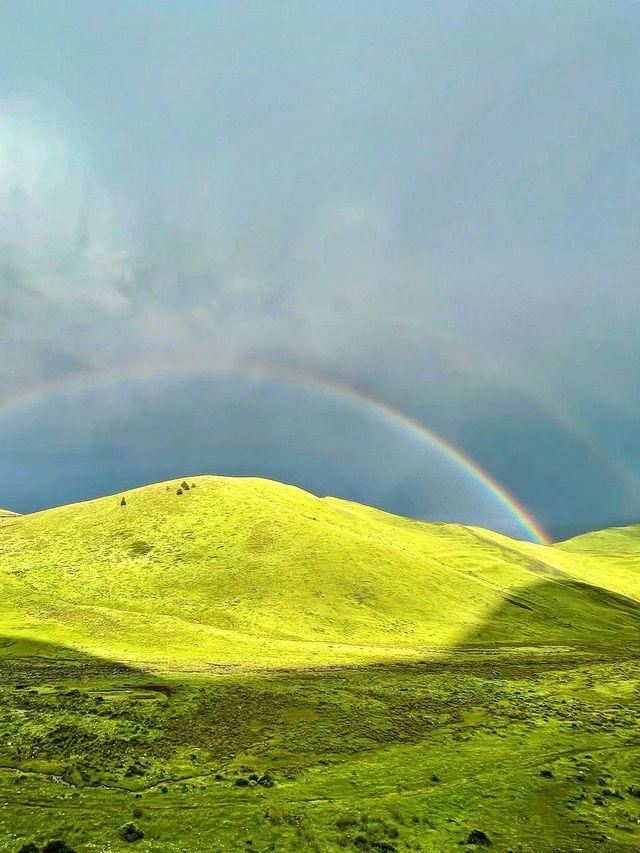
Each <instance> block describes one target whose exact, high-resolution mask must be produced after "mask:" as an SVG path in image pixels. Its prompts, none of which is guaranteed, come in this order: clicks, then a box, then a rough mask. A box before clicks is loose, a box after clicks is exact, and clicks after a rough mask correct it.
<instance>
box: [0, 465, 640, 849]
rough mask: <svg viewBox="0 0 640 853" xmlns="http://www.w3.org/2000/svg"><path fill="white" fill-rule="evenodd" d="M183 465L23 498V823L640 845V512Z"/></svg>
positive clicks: (3, 643)
mask: <svg viewBox="0 0 640 853" xmlns="http://www.w3.org/2000/svg"><path fill="white" fill-rule="evenodd" d="M180 482H181V481H178V482H172V483H169V484H164V483H163V484H158V485H154V486H148V487H144V488H140V489H135V490H132V491H130V492H126V493H123V494H124V497H125V501H126V505H125V506H121V505H120V503H121V498H122V496H123V495H117V496H112V497H108V498H102V499H100V500H96V501H90V502H87V503H83V504H77V505H72V506H68V507H60V508H57V509H53V510H48V511H46V512H41V513H36V514H33V515H28V516H9V515H7V516H4V517H3V516H2V514H1V513H0V584H1V588H0V592H1V594H2V608H1V610H0V708H1V709H2V713H0V827H1V828H0V850H1V851H5V850H6V851H15V853H17V851H18V850H19V849H20V847H21V846H22V845H23V844H26V843H27V842H30V841H33V842H34V843H36V844H37V845H38V847H40V848H42V847H43V846H44V844H45V843H46V842H47V841H49V840H51V839H53V838H64V839H65V840H66V841H67V843H68V844H69V845H70V846H71V847H72V849H74V850H76V851H77V853H83V851H105V853H106V851H122V850H128V849H131V848H132V847H133V849H136V850H141V851H156V850H163V851H175V853H178V851H186V850H189V851H192V850H203V851H218V850H219V851H227V850H229V851H237V850H254V851H257V850H260V851H266V850H313V851H325V850H328V851H331V850H345V849H346V850H353V851H357V850H371V851H388V853H391V851H401V850H429V851H449V850H451V851H453V850H459V849H461V848H460V844H461V843H462V844H463V845H464V848H463V849H470V850H472V849H474V845H469V846H468V847H467V846H466V845H465V842H466V841H467V839H468V838H469V833H470V832H471V831H472V830H473V829H479V830H482V831H483V832H485V833H486V834H487V836H488V837H489V838H490V840H491V841H492V845H493V846H492V849H495V850H499V851H500V850H503V851H508V850H513V851H521V852H522V853H524V851H527V853H545V851H548V853H551V851H554V853H555V851H569V850H575V851H576V853H577V851H579V850H580V851H589V850H609V851H632V850H637V849H639V847H640V797H639V796H638V795H637V794H640V723H639V721H640V713H639V712H640V666H639V665H638V649H639V648H640V642H639V641H640V631H639V628H640V582H639V581H638V575H637V573H638V566H639V565H640V562H639V559H638V558H639V557H640V533H639V532H638V529H636V528H629V529H621V530H611V531H602V532H599V533H594V534H588V535H587V536H583V537H578V538H577V539H575V540H572V541H570V542H567V543H562V544H560V545H558V546H553V547H551V546H536V545H531V544H529V543H522V542H516V541H514V540H510V539H508V538H507V537H504V536H501V535H499V534H495V533H491V532H489V531H484V530H480V529H476V528H469V527H463V526H459V525H445V524H424V523H421V522H416V521H411V520H408V519H403V518H398V517H395V516H392V515H389V514H386V513H383V512H380V511H377V510H374V509H371V508H367V507H362V506H359V505H356V504H350V503H348V502H345V501H339V500H336V499H331V498H327V499H319V498H316V497H313V496H312V495H309V494H307V493H305V492H302V491H301V490H299V489H295V488H293V487H290V486H285V485H282V484H279V483H273V482H269V481H264V480H256V479H228V478H222V477H197V478H190V479H189V480H188V481H187V482H188V485H189V486H190V488H189V489H188V490H183V494H181V495H178V494H177V491H178V488H179V485H180ZM193 486H195V487H193ZM541 774H542V775H541ZM238 782H239V784H237V783H238ZM636 792H637V793H636ZM128 822H133V823H134V824H135V826H136V827H137V828H138V829H139V830H141V831H142V832H144V837H143V838H141V839H139V840H136V841H126V840H125V839H124V838H123V837H122V833H121V827H122V826H123V825H125V824H126V823H128ZM134 834H135V833H134ZM475 847H476V849H481V847H477V845H476V846H475Z"/></svg>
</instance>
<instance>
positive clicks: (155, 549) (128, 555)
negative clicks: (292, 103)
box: [0, 477, 640, 670]
mask: <svg viewBox="0 0 640 853" xmlns="http://www.w3.org/2000/svg"><path fill="white" fill-rule="evenodd" d="M181 482H182V481H180V480H179V481H172V482H170V483H160V484H156V485H151V486H144V487H141V488H138V489H133V490H131V491H128V492H124V493H122V494H119V495H115V496H110V497H106V498H101V499H98V500H93V501H88V502H86V503H81V504H74V505H69V506H64V507H59V508H56V509H51V510H47V511H44V512H39V513H35V514H32V515H26V516H13V517H10V518H5V519H4V523H3V524H2V532H1V534H0V592H1V594H2V601H3V606H2V610H1V612H0V633H1V634H2V635H4V636H6V637H9V638H18V637H25V638H29V639H30V640H32V641H42V642H48V643H52V644H55V645H59V646H65V647H67V648H69V649H76V650H79V651H82V652H87V653H91V654H93V655H98V656H101V657H104V658H108V659H113V660H120V661H125V662H130V663H134V664H136V665H143V666H145V667H146V668H155V669H159V670H163V669H164V670H167V669H169V670H171V669H181V668H182V669H191V670H195V669H207V668H211V667H216V666H235V667H248V668H267V669H268V668H287V667H292V666H314V665H325V664H337V663H345V662H362V663H365V662H373V661H389V660H395V659H398V660H400V659H411V658H413V659H415V658H416V657H425V656H427V657H428V656H430V655H434V654H441V653H442V652H443V651H446V650H450V649H454V648H462V647H465V646H466V647H468V646H480V647H495V646H499V647H509V646H511V647H513V646H520V647H545V648H554V647H558V646H561V647H566V646H571V647H580V646H582V645H587V646H589V647H592V646H594V644H595V645H598V644H605V645H606V644H610V643H621V642H623V643H627V644H628V643H635V642H637V634H638V610H639V608H640V604H638V600H639V599H640V581H639V580H638V575H637V571H636V569H635V566H636V565H637V556H636V554H638V553H640V548H638V550H637V551H635V552H634V551H633V542H634V541H635V542H637V543H640V536H638V535H637V534H636V533H633V532H631V533H628V532H627V533H624V532H623V533H620V534H619V533H616V532H615V531H610V532H605V533H602V534H593V537H595V540H594V542H596V543H600V545H598V547H595V546H592V547H590V548H587V547H585V546H584V541H585V539H589V537H580V538H579V539H578V540H574V542H573V543H565V544H563V545H561V546H558V547H550V546H536V545H531V544H529V543H522V542H519V541H515V540H511V539H509V538H507V537H505V536H501V535H499V534H496V533H491V532H489V531H484V530H481V529H479V528H472V527H464V526H461V525H453V524H429V523H423V522H418V521H413V520H410V519H406V518H400V517H397V516H393V515H390V514H388V513H384V512H381V511H379V510H375V509H372V508H370V507H364V506H361V505H358V504H353V503H349V502H347V501H343V500H337V499H333V498H317V497H315V496H313V495H310V494H308V493H306V492H304V491H302V490H300V489H297V488H295V487H292V486H287V485H283V484H281V483H276V482H273V481H268V480H261V479H254V478H247V479H240V478H225V477H192V478H188V479H187V484H188V486H189V488H188V489H182V492H183V493H182V494H178V491H179V490H180V483H181ZM123 498H124V502H125V505H121V503H122V499H123ZM601 540H605V541H601ZM606 540H610V541H611V543H612V544H613V545H616V548H617V550H616V549H613V548H609V547H608V546H607V544H606ZM618 541H620V542H622V543H623V544H624V550H623V549H622V545H620V547H619V548H618V547H617V543H618ZM610 551H612V552H611V553H610Z"/></svg>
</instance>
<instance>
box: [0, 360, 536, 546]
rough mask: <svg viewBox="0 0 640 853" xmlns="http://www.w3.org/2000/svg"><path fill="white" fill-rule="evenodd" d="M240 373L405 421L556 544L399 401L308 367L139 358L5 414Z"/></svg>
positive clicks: (80, 375) (87, 374)
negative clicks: (63, 399)
mask: <svg viewBox="0 0 640 853" xmlns="http://www.w3.org/2000/svg"><path fill="white" fill-rule="evenodd" d="M221 375H240V376H242V377H243V378H245V379H246V378H249V379H253V380H255V381H264V380H268V381H276V382H285V383H289V384H292V385H298V386H302V387H305V388H311V389H315V390H318V391H320V392H322V393H325V394H329V395H331V396H333V397H334V398H341V399H344V400H347V401H350V402H355V403H357V404H358V405H359V406H361V407H363V408H364V409H366V410H367V411H368V412H369V413H370V414H371V415H372V416H374V417H377V418H382V419H383V420H386V421H387V422H389V423H390V424H392V425H395V426H399V427H401V428H402V429H404V430H406V431H407V432H409V433H411V434H413V435H415V436H416V437H417V438H419V439H420V440H421V441H423V442H425V443H426V444H427V445H429V446H430V447H431V448H434V449H435V450H437V451H438V452H440V453H441V454H443V455H444V456H445V457H447V458H448V459H449V460H450V461H451V462H452V464H453V465H455V466H456V467H457V468H458V469H460V470H461V471H462V472H463V473H464V474H465V475H466V476H468V477H470V478H471V479H472V480H474V481H475V482H476V483H478V484H479V485H480V486H481V487H482V488H483V489H484V490H485V491H486V492H487V493H489V494H490V495H491V496H492V497H493V498H494V499H495V500H496V501H497V502H498V503H499V504H500V505H501V506H502V507H503V508H504V509H505V510H506V511H507V512H508V513H509V515H511V516H512V517H513V518H514V519H515V520H516V521H517V522H518V524H519V525H520V526H521V527H522V528H523V529H524V530H526V532H527V534H528V536H530V537H531V539H533V541H534V542H536V543H538V544H550V542H551V540H550V538H549V536H548V535H547V533H546V532H545V531H544V529H543V528H542V527H541V525H540V524H539V523H538V522H537V521H536V520H535V518H534V517H533V516H532V515H531V513H530V512H529V511H528V510H527V509H526V508H525V507H524V506H523V505H522V504H521V503H520V502H519V501H518V500H516V498H515V497H514V496H513V495H511V494H510V493H509V492H508V491H507V490H506V489H505V488H504V487H503V486H502V485H501V484H500V483H498V482H497V480H495V479H494V478H493V477H492V476H491V475H490V474H489V473H488V472H487V471H485V470H484V469H483V468H481V467H480V465H478V464H477V463H476V462H475V461H474V460H473V459H471V458H470V457H469V456H467V455H466V454H465V453H463V452H462V451H461V450H459V449H458V448H457V447H455V446H454V445H452V444H450V443H449V442H448V441H445V439H444V438H442V437H441V436H440V435H438V434H437V433H436V432H434V431H433V430H431V429H429V428H428V427H427V426H425V425H424V424H423V423H421V422H420V421H417V420H415V419H414V418H412V417H409V416H408V415H407V414H405V413H404V412H402V411H401V410H399V409H397V408H395V407H394V406H392V405H390V404H388V403H386V402H384V401H382V400H379V399H377V398H375V397H372V396H370V395H369V394H366V393H364V392H363V391H361V390H360V389H358V388H355V387H353V386H351V385H348V384H345V383H343V382H340V381H337V380H335V379H332V378H328V377H325V376H320V375H318V374H315V373H312V372H310V371H308V370H303V369H298V368H291V367H287V366H281V365H273V364H265V363H261V362H246V361H241V362H229V361H226V360H222V361H220V362H211V361H209V362H208V363H206V364H203V363H202V361H198V362H194V361H193V360H189V361H187V362H185V361H181V360H180V359H174V360H172V361H171V362H152V363H137V364H134V365H126V366H123V367H114V368H111V369H108V370H99V371H81V372H76V373H74V374H72V375H71V376H67V377H65V378H63V379H58V380H53V381H48V382H44V383H40V384H38V385H33V386H30V387H28V388H24V389H21V390H20V391H17V392H15V393H13V394H10V395H8V396H6V397H4V398H3V399H0V417H2V416H6V415H7V414H9V413H13V412H16V411H19V410H25V409H29V408H30V407H32V406H35V405H37V404H38V403H40V402H41V401H43V400H46V399H47V398H49V397H52V396H55V395H56V394H62V393H69V392H82V391H86V390H93V389H95V388H97V387H103V386H107V385H112V384H113V385H117V384H119V383H124V382H135V381H145V380H154V379H158V378H162V379H167V378H180V379H187V378H189V379H190V378H196V377H198V376H205V377H206V376H221Z"/></svg>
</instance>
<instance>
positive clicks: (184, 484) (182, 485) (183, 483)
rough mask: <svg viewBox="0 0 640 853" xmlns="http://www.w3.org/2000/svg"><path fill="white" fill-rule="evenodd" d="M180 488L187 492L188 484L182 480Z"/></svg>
mask: <svg viewBox="0 0 640 853" xmlns="http://www.w3.org/2000/svg"><path fill="white" fill-rule="evenodd" d="M180 488H181V489H182V490H183V491H184V492H188V491H189V483H187V481H186V480H183V481H182V482H181V483H180Z"/></svg>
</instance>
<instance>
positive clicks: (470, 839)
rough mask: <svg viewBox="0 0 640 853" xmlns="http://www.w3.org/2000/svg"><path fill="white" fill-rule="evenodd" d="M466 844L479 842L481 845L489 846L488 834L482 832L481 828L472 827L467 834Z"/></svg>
mask: <svg viewBox="0 0 640 853" xmlns="http://www.w3.org/2000/svg"><path fill="white" fill-rule="evenodd" d="M467 844H479V845H481V846H482V847H490V846H491V841H489V836H488V835H487V834H486V832H483V831H482V830H481V829H472V830H471V832H470V833H469V835H468V836H467Z"/></svg>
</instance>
